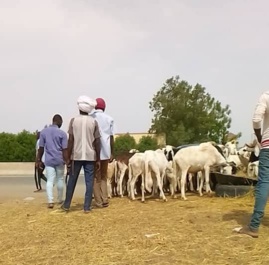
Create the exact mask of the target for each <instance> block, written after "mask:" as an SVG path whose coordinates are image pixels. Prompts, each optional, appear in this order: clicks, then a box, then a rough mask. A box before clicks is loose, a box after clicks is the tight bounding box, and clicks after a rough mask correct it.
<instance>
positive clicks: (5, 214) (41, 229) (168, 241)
mask: <svg viewBox="0 0 269 265" xmlns="http://www.w3.org/2000/svg"><path fill="white" fill-rule="evenodd" d="M82 201H83V200H82V199H77V200H76V202H77V203H76V204H73V209H72V211H70V212H69V213H61V212H59V211H58V210H56V209H54V210H49V209H47V208H46V204H44V203H41V202H40V201H32V202H27V203H26V202H17V203H16V202H12V203H4V204H0V222H1V226H0V242H1V244H0V264H4V265H9V264H16V265H19V264H27V265H29V264H36V265H38V264H57V265H61V264H65V265H73V264H74V265H87V264H96V265H98V264H104V265H121V264H122V265H123V264H124V265H127V264H130V265H136V264H139V265H143V264H154V265H157V264H162V265H166V264H184V265H192V264H207V265H211V264H214V265H215V264H221V265H225V264H233V265H236V264H240V265H247V264H251V265H257V264H259V265H262V264H266V265H268V264H269V255H268V246H269V238H268V232H269V219H268V218H267V217H265V218H264V221H263V225H262V227H261V231H260V238H259V239H252V238H250V237H248V236H243V235H236V234H233V233H232V229H233V228H235V227H238V226H240V225H242V224H246V223H247V222H248V220H249V216H250V213H251V211H252V206H253V197H252V196H245V197H244V198H238V199H232V198H230V199H229V198H228V199H227V198H226V199H223V198H215V197H211V198H210V197H207V196H204V197H202V198H200V197H198V195H196V194H194V195H191V194H188V201H182V200H180V199H175V200H172V199H170V200H169V201H168V202H166V203H164V202H162V201H158V200H147V201H146V203H145V204H142V203H141V202H140V201H135V202H131V201H129V200H128V199H127V198H122V199H120V198H114V199H112V200H111V205H110V207H109V208H105V209H96V210H93V212H92V213H90V214H88V215H85V214H84V213H83V212H82V211H81V208H82ZM157 233H159V234H158V235H153V236H152V237H149V238H147V237H146V236H145V235H147V234H157Z"/></svg>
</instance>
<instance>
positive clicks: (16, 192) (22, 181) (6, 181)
mask: <svg viewBox="0 0 269 265" xmlns="http://www.w3.org/2000/svg"><path fill="white" fill-rule="evenodd" d="M41 185H42V188H43V189H45V188H46V184H45V182H44V181H42V183H41ZM84 185H85V184H84V176H80V177H79V179H78V183H77V187H76V190H75V194H74V196H79V197H80V196H81V197H84V193H85V186H84ZM35 189H36V187H35V180H34V177H33V176H25V177H24V176H10V177H0V203H2V202H5V201H11V200H12V201H14V200H22V199H24V198H26V197H34V198H36V199H38V198H40V199H44V200H46V193H45V192H38V193H36V192H34V190H35ZM54 192H55V195H56V194H57V188H56V187H55V188H54Z"/></svg>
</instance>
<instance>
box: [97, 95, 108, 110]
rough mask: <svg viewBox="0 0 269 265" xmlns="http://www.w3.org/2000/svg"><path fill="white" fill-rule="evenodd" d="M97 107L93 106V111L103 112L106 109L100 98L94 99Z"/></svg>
mask: <svg viewBox="0 0 269 265" xmlns="http://www.w3.org/2000/svg"><path fill="white" fill-rule="evenodd" d="M96 102H97V105H96V106H95V109H101V110H103V111H105V109H106V102H105V101H104V99H102V98H97V99H96Z"/></svg>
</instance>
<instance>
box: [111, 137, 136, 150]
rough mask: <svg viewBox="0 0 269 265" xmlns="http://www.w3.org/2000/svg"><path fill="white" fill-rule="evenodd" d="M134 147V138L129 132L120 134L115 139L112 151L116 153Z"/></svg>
mask: <svg viewBox="0 0 269 265" xmlns="http://www.w3.org/2000/svg"><path fill="white" fill-rule="evenodd" d="M135 148H136V142H135V139H134V137H133V136H131V135H130V134H129V133H126V134H124V135H120V136H118V137H117V138H116V139H115V142H114V151H115V154H116V155H117V154H119V153H121V152H127V151H130V150H131V149H135Z"/></svg>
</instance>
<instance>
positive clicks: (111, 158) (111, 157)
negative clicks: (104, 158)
mask: <svg viewBox="0 0 269 265" xmlns="http://www.w3.org/2000/svg"><path fill="white" fill-rule="evenodd" d="M113 159H114V156H113V155H111V156H110V159H109V163H111V162H112V161H113Z"/></svg>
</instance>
